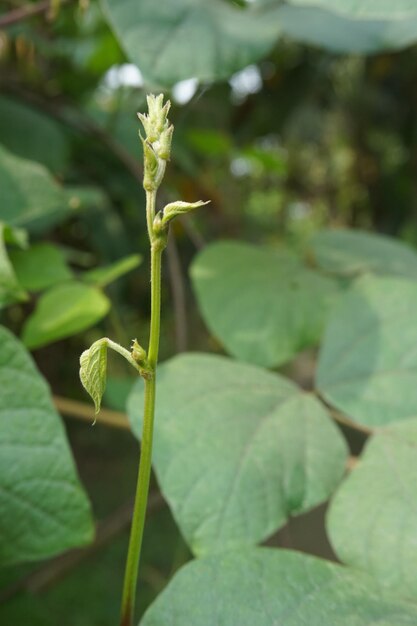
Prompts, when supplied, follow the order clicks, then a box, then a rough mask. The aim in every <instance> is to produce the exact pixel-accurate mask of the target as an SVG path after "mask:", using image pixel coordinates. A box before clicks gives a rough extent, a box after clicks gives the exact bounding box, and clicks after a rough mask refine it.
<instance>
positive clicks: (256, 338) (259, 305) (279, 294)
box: [191, 242, 338, 367]
mask: <svg viewBox="0 0 417 626" xmlns="http://www.w3.org/2000/svg"><path fill="white" fill-rule="evenodd" d="M191 277H192V280H193V286H194V289H195V292H196V295H197V298H198V302H199V305H200V309H201V312H202V314H203V316H204V319H205V321H206V323H207V325H208V327H209V328H210V330H211V331H212V333H213V334H214V335H215V336H216V337H217V338H218V339H220V341H221V342H222V344H223V345H224V346H225V348H226V350H227V351H228V352H230V353H231V354H232V355H233V356H235V357H237V358H239V359H243V360H246V361H249V362H251V363H256V364H257V365H264V366H266V367H274V366H276V365H279V364H281V363H284V362H285V361H288V360H290V359H291V358H292V357H293V356H294V355H295V354H296V353H297V352H299V351H300V350H302V349H304V348H306V347H309V346H312V345H315V344H317V343H318V341H319V339H320V337H321V334H322V331H323V328H324V324H325V320H326V317H327V314H328V311H329V309H330V308H331V306H332V305H333V303H334V300H335V298H336V294H337V293H338V290H337V287H336V285H335V283H333V281H331V280H330V279H327V278H325V277H323V276H321V275H319V274H318V273H316V272H313V271H311V270H308V269H306V268H305V267H304V266H303V265H302V263H301V261H299V260H298V259H297V258H296V257H294V256H292V255H291V254H289V253H288V252H285V253H284V252H280V251H279V250H276V249H274V248H271V247H261V246H252V245H249V244H244V243H238V242H220V243H215V244H212V245H210V246H207V247H206V248H205V249H204V250H203V251H202V252H201V253H200V254H199V255H198V256H197V257H196V259H195V260H194V263H193V265H192V269H191Z"/></svg>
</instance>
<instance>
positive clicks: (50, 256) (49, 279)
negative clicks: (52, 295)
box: [10, 243, 72, 291]
mask: <svg viewBox="0 0 417 626" xmlns="http://www.w3.org/2000/svg"><path fill="white" fill-rule="evenodd" d="M10 260H11V262H12V264H13V268H14V271H15V273H16V276H17V279H18V281H19V283H20V284H21V285H22V287H24V289H27V290H28V291H40V290H42V289H46V288H47V287H51V286H52V285H56V284H57V283H61V282H63V281H66V280H68V279H70V278H72V272H71V270H70V269H69V267H68V265H67V264H66V262H65V257H64V255H63V254H62V252H61V251H60V249H59V248H57V247H56V246H54V245H52V244H50V243H38V244H35V245H33V246H31V247H30V248H29V249H27V250H14V251H12V252H10Z"/></svg>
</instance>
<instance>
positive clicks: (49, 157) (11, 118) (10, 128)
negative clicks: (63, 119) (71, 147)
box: [0, 96, 69, 172]
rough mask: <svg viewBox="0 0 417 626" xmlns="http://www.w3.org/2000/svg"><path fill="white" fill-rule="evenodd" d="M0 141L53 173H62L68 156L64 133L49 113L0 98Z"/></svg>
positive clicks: (19, 154)
mask: <svg viewBox="0 0 417 626" xmlns="http://www.w3.org/2000/svg"><path fill="white" fill-rule="evenodd" d="M0 144H3V145H4V146H5V147H6V148H7V149H8V150H11V151H12V152H14V153H15V154H17V155H18V156H21V157H23V158H25V159H29V160H33V161H38V162H39V163H42V164H43V165H45V166H46V167H47V168H48V169H50V170H52V171H53V172H62V170H64V168H65V166H66V164H67V160H68V156H69V155H68V142H67V140H66V137H65V134H64V132H63V130H62V128H61V126H60V125H59V124H58V123H57V122H56V121H55V120H54V119H53V118H52V117H51V116H47V115H44V114H43V113H40V112H39V111H37V110H36V109H34V108H32V107H29V106H26V105H25V104H23V103H22V102H19V101H18V100H15V99H12V98H7V97H5V96H2V97H0Z"/></svg>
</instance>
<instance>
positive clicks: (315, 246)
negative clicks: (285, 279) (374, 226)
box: [310, 230, 417, 279]
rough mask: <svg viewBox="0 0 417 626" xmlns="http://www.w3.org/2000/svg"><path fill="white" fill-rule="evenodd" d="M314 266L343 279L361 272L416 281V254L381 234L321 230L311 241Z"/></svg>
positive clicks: (359, 231)
mask: <svg viewBox="0 0 417 626" xmlns="http://www.w3.org/2000/svg"><path fill="white" fill-rule="evenodd" d="M310 247H311V250H312V254H313V259H314V261H315V263H316V264H317V265H318V267H320V268H321V269H322V270H324V271H326V272H329V273H334V274H339V275H342V276H355V275H357V274H362V273H364V272H373V273H376V274H391V275H394V276H404V277H407V278H414V279H417V254H416V252H415V251H414V250H413V249H412V248H410V247H408V246H407V245H405V244H403V243H401V242H400V241H397V240H396V239H393V238H392V237H386V236H384V235H375V234H372V233H367V232H365V231H361V230H324V231H321V232H319V233H317V234H316V235H315V236H314V237H313V239H312V240H311V242H310Z"/></svg>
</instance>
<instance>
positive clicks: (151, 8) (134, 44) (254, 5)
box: [101, 0, 417, 86]
mask: <svg viewBox="0 0 417 626" xmlns="http://www.w3.org/2000/svg"><path fill="white" fill-rule="evenodd" d="M101 1H102V5H103V8H104V12H105V14H106V16H107V18H108V21H109V23H110V25H111V26H112V28H113V29H114V31H115V34H116V36H117V37H118V39H119V41H120V44H121V45H122V46H123V48H124V49H125V51H126V53H127V55H128V56H129V58H130V59H131V60H132V61H133V62H134V63H136V64H137V65H138V66H139V67H140V69H141V70H142V72H143V74H144V77H145V80H146V81H147V82H149V83H151V84H157V85H163V86H171V85H173V84H174V83H175V82H177V81H179V80H183V79H185V78H190V77H191V76H194V77H196V78H197V79H199V80H200V81H212V80H219V79H225V78H229V77H230V76H231V75H232V74H233V73H234V72H236V71H237V70H240V69H242V68H243V67H245V66H247V65H249V64H251V63H255V62H257V61H259V60H260V59H261V58H262V57H263V56H265V54H267V53H268V52H269V50H270V49H271V48H272V47H273V45H274V43H275V42H276V41H277V39H278V36H279V35H281V34H285V35H287V36H290V37H293V38H295V39H297V40H301V41H305V42H307V43H312V44H314V45H319V46H322V47H325V48H328V49H331V50H336V51H341V52H365V53H369V52H371V53H372V52H378V51H381V50H386V49H397V48H402V47H404V46H407V45H410V44H411V43H413V42H414V41H417V7H416V5H415V3H414V2H413V0H398V1H396V2H386V1H383V2H382V3H379V2H378V1H377V0H361V2H358V1H357V0H346V2H344V1H342V0H287V1H286V2H282V1H281V0H257V1H255V2H247V3H246V6H237V3H234V2H232V1H229V2H228V1H227V0H210V2H205V1H204V0H177V2H172V0H160V1H159V2H157V3H155V2H153V1H152V0H101Z"/></svg>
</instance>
